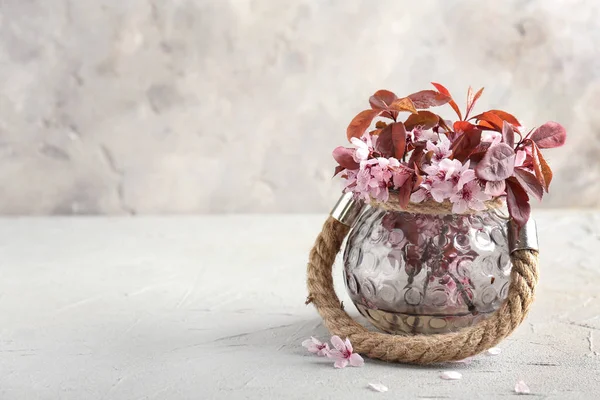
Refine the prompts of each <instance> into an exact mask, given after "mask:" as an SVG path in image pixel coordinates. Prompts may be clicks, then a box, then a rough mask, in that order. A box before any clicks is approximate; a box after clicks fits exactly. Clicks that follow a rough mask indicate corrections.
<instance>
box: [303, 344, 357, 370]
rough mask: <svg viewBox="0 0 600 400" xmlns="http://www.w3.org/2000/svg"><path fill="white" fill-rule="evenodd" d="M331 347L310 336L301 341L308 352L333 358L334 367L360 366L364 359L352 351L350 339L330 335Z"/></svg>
mask: <svg viewBox="0 0 600 400" xmlns="http://www.w3.org/2000/svg"><path fill="white" fill-rule="evenodd" d="M331 344H332V345H333V347H334V348H333V349H330V348H329V344H328V343H322V342H321V341H320V340H319V339H316V338H314V337H311V338H310V339H306V340H305V341H303V342H302V346H303V347H305V348H306V349H307V350H308V351H309V352H311V353H314V354H316V355H318V356H320V357H328V358H331V359H333V360H334V364H333V366H334V367H335V368H345V367H346V366H347V365H351V366H353V367H362V366H363V365H364V360H363V358H362V357H361V356H360V354H357V353H354V349H353V348H352V344H351V343H350V339H348V338H346V340H345V341H344V340H342V339H341V338H340V337H339V336H332V337H331Z"/></svg>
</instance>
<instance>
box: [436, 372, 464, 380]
mask: <svg viewBox="0 0 600 400" xmlns="http://www.w3.org/2000/svg"><path fill="white" fill-rule="evenodd" d="M440 378H442V379H446V380H450V381H454V380H457V379H462V374H461V373H460V372H456V371H444V372H442V374H441V375H440Z"/></svg>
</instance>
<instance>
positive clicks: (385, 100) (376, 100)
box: [369, 90, 398, 110]
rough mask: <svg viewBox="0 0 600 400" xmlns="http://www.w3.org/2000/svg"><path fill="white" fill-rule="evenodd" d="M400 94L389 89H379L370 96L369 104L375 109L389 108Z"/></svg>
mask: <svg viewBox="0 0 600 400" xmlns="http://www.w3.org/2000/svg"><path fill="white" fill-rule="evenodd" d="M397 98H398V96H396V95H395V94H394V93H392V92H390V91H389V90H378V91H376V92H375V94H374V95H373V96H371V97H370V98H369V104H371V107H372V108H373V109H374V110H387V109H388V107H389V106H390V104H392V103H393V102H394V101H396V99H397Z"/></svg>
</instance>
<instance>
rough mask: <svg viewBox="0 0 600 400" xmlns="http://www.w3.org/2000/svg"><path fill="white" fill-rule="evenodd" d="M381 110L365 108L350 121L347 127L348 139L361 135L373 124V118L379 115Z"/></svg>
mask: <svg viewBox="0 0 600 400" xmlns="http://www.w3.org/2000/svg"><path fill="white" fill-rule="evenodd" d="M380 112H381V110H364V111H361V112H359V113H358V115H357V116H356V117H354V118H353V119H352V121H350V125H348V128H347V129H346V136H347V137H348V140H350V139H352V138H353V137H357V138H359V137H361V136H362V135H363V134H364V133H365V131H366V130H367V128H368V127H369V126H370V125H371V122H372V121H373V118H375V117H376V116H378V115H379V113H380Z"/></svg>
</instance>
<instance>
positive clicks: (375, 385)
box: [369, 383, 388, 393]
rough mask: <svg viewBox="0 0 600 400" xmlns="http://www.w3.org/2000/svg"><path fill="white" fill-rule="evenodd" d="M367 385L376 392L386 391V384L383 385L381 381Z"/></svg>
mask: <svg viewBox="0 0 600 400" xmlns="http://www.w3.org/2000/svg"><path fill="white" fill-rule="evenodd" d="M369 387H370V388H371V389H373V390H374V391H376V392H382V393H383V392H387V391H388V388H387V386H385V385H383V384H381V383H369Z"/></svg>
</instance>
